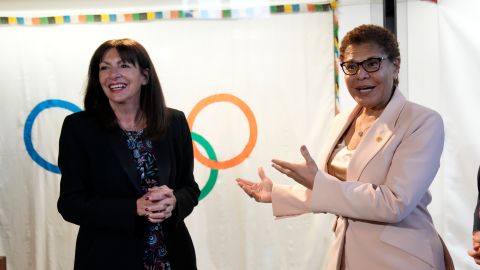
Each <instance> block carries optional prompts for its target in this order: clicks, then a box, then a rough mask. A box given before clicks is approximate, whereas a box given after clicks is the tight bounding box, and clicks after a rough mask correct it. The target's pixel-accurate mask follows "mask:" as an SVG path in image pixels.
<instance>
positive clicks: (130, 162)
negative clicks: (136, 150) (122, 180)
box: [110, 128, 142, 194]
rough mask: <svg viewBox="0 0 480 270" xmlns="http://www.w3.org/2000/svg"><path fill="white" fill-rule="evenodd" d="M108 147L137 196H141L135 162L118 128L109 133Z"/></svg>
mask: <svg viewBox="0 0 480 270" xmlns="http://www.w3.org/2000/svg"><path fill="white" fill-rule="evenodd" d="M110 146H111V147H112V149H113V152H114V153H115V154H116V156H117V158H118V160H119V161H120V165H121V166H122V168H123V170H124V171H125V172H126V173H127V175H128V179H129V180H130V182H132V184H133V186H134V187H135V190H136V191H137V193H138V194H142V190H141V188H140V176H139V175H138V173H137V168H136V164H135V160H134V159H133V156H132V153H131V152H130V149H128V147H127V144H126V141H125V138H124V137H123V135H122V131H121V130H120V129H119V128H114V129H113V130H112V131H111V133H110Z"/></svg>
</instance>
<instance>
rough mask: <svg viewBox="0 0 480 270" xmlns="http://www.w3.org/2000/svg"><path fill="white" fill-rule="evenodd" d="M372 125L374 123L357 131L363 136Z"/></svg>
mask: <svg viewBox="0 0 480 270" xmlns="http://www.w3.org/2000/svg"><path fill="white" fill-rule="evenodd" d="M371 126H372V125H370V126H368V127H366V128H365V129H364V130H360V131H358V132H357V135H358V136H359V137H363V135H364V134H365V132H366V131H367V130H368V129H369V128H370V127H371Z"/></svg>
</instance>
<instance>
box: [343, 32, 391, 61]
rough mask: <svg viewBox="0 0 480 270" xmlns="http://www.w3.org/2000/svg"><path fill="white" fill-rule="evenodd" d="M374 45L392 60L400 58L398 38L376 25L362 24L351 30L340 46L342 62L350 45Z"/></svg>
mask: <svg viewBox="0 0 480 270" xmlns="http://www.w3.org/2000/svg"><path fill="white" fill-rule="evenodd" d="M364 43H374V44H377V45H378V46H379V47H380V48H382V50H383V51H384V52H385V53H386V54H387V57H388V58H389V59H390V60H393V59H395V58H397V57H400V50H399V48H398V42H397V38H396V37H395V36H394V35H393V34H392V32H390V31H389V30H387V29H386V28H383V27H381V26H378V25H374V24H362V25H360V26H358V27H355V28H353V29H352V30H350V31H349V32H348V33H347V34H346V35H345V37H344V38H343V40H342V43H341V45H340V60H341V61H343V57H344V55H345V50H346V49H347V47H348V46H349V45H352V44H355V45H358V44H364Z"/></svg>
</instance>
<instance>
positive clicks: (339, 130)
mask: <svg viewBox="0 0 480 270" xmlns="http://www.w3.org/2000/svg"><path fill="white" fill-rule="evenodd" d="M359 110H360V106H357V107H355V108H354V109H353V110H352V111H351V112H350V113H344V114H340V115H338V116H337V119H335V120H334V122H333V124H332V126H331V128H330V131H329V134H328V137H327V141H326V142H325V145H326V146H328V147H324V152H323V153H322V154H321V155H320V157H321V159H320V162H319V163H318V164H319V168H323V169H324V170H325V171H327V165H328V160H329V158H330V155H331V154H332V151H333V149H335V147H336V146H337V144H338V142H339V140H340V138H341V137H342V136H343V134H344V133H345V132H346V130H347V128H348V127H349V126H350V124H351V123H352V121H353V120H354V119H355V117H356V115H357V114H358V111H359Z"/></svg>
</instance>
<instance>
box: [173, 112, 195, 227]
mask: <svg viewBox="0 0 480 270" xmlns="http://www.w3.org/2000/svg"><path fill="white" fill-rule="evenodd" d="M171 113H172V122H171V128H172V135H173V138H172V139H173V146H174V152H175V156H176V164H177V170H176V173H177V175H176V181H175V184H174V187H173V190H174V194H175V197H176V199H177V206H176V207H175V210H174V211H173V214H172V217H171V218H172V219H173V220H172V221H174V222H175V223H178V222H180V221H183V219H184V218H185V217H187V216H188V215H189V214H190V213H191V212H192V211H193V208H194V207H195V206H196V205H197V204H198V197H199V196H200V189H199V188H198V184H197V183H196V182H195V179H194V176H193V147H192V136H191V134H190V129H189V128H188V123H187V119H186V118H185V115H184V114H183V112H181V111H177V110H173V109H171Z"/></svg>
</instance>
